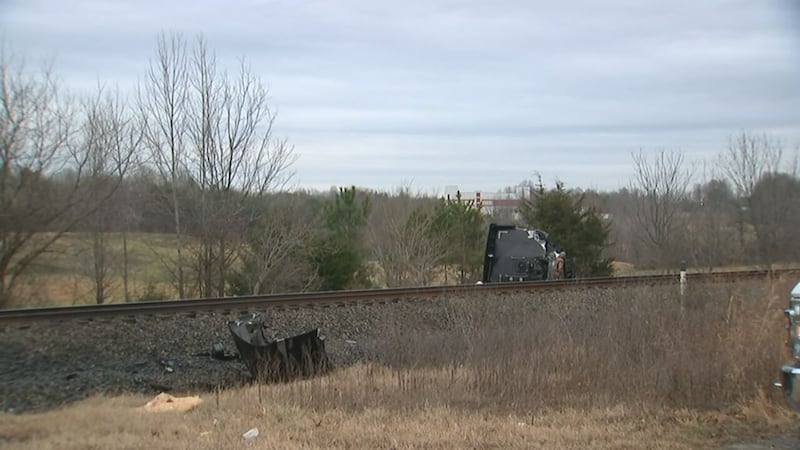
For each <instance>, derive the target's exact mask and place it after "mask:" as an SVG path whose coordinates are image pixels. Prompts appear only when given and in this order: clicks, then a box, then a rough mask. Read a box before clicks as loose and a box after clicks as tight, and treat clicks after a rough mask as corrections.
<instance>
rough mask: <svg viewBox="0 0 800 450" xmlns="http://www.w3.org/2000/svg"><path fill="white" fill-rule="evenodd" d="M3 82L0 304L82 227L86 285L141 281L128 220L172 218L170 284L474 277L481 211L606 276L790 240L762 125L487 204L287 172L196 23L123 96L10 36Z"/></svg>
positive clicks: (789, 252) (252, 88) (787, 200)
mask: <svg viewBox="0 0 800 450" xmlns="http://www.w3.org/2000/svg"><path fill="white" fill-rule="evenodd" d="M0 82H2V91H0V164H2V172H0V307H3V306H5V305H6V304H8V301H9V299H10V298H11V297H12V296H13V295H14V292H15V289H16V287H17V283H18V281H19V280H20V277H21V276H23V275H24V274H25V273H26V272H27V271H29V270H30V269H31V266H32V264H33V263H34V262H35V261H36V260H37V258H41V257H42V255H43V254H45V253H46V252H47V251H48V250H49V249H51V248H52V247H53V244H54V243H55V242H57V241H58V240H59V239H61V238H62V237H63V236H64V234H65V233H68V232H79V233H81V234H83V235H85V236H87V237H89V242H90V244H89V251H90V255H91V257H90V258H89V259H90V260H91V268H90V269H91V270H90V272H91V278H92V283H93V285H94V289H93V291H94V301H95V302H97V303H104V302H106V301H110V300H124V301H130V300H132V299H133V298H134V296H133V293H132V292H131V289H130V288H129V286H128V284H129V278H130V277H129V275H130V273H129V272H130V264H129V254H128V246H129V244H130V241H129V239H130V235H131V234H132V233H134V232H136V233H142V232H145V233H160V234H165V235H169V236H171V238H170V239H171V242H172V244H171V246H172V247H173V249H174V251H172V252H170V254H169V256H164V257H162V260H161V267H162V270H164V271H165V272H166V273H168V274H169V278H170V279H171V280H172V285H173V288H174V296H175V297H179V298H187V297H198V296H199V297H209V296H225V295H234V294H251V293H271V292H286V291H303V290H334V289H348V288H362V287H370V286H411V285H427V284H432V283H443V282H444V283H471V282H474V281H476V280H477V279H479V277H480V271H481V267H482V263H483V246H484V244H485V238H486V235H485V233H486V230H487V225H488V223H489V222H490V221H497V222H514V223H517V224H519V225H525V226H532V227H537V228H541V229H544V230H546V231H547V232H548V233H549V234H550V236H551V237H553V238H554V239H555V241H557V242H558V243H559V245H560V246H561V247H562V248H564V249H565V250H566V251H567V254H568V258H569V259H570V261H572V262H573V264H574V269H575V272H576V273H577V274H578V275H580V276H593V275H604V274H610V273H612V271H613V261H614V260H615V259H616V260H618V261H625V262H629V263H632V264H635V265H637V266H640V267H652V268H659V267H662V268H663V267H677V263H678V261H680V260H688V261H689V262H690V263H691V264H694V265H697V266H703V267H709V268H713V267H716V266H720V265H729V264H749V263H753V262H757V263H761V264H767V265H771V264H774V263H777V262H783V261H795V260H796V256H795V255H797V254H798V250H800V248H799V247H798V244H797V241H798V240H797V239H795V238H794V237H793V230H795V229H797V226H798V224H800V213H799V212H798V210H797V207H796V205H798V204H800V203H799V202H798V200H800V179H799V178H798V174H797V166H798V164H797V159H796V153H795V158H794V159H791V158H790V156H791V155H788V154H785V153H784V151H783V149H782V147H781V145H780V143H779V142H777V141H776V140H775V139H774V138H772V137H770V136H766V135H755V134H751V133H747V132H742V133H741V134H739V135H735V136H734V137H732V138H731V141H730V142H729V145H728V150H727V152H724V153H723V154H721V155H720V157H719V160H718V161H716V162H715V163H714V164H713V167H714V170H709V171H707V172H704V173H702V174H697V173H696V170H695V169H694V166H690V165H689V164H688V163H687V162H686V161H685V160H684V155H683V154H682V153H680V152H667V151H662V152H659V153H657V154H656V155H655V156H654V157H650V158H648V157H647V154H646V153H644V152H639V153H636V154H633V155H632V160H633V165H634V168H635V177H634V179H633V180H632V181H631V184H630V186H629V187H627V188H624V189H620V190H618V191H614V192H595V191H585V190H580V189H576V188H575V187H567V186H565V185H564V184H563V183H560V182H557V183H555V185H554V186H553V187H547V186H545V185H544V184H543V183H542V181H541V179H538V180H526V181H523V182H522V183H521V184H520V186H522V187H523V188H524V189H523V190H522V191H520V190H519V189H518V187H515V188H511V187H509V188H508V192H509V195H512V193H514V195H516V196H518V197H519V198H520V200H521V202H520V205H519V207H518V209H517V211H515V212H514V214H509V212H508V211H494V212H493V215H491V214H487V213H486V211H484V210H482V208H481V205H480V204H475V203H474V202H473V201H466V200H465V199H463V198H461V197H460V195H456V196H455V198H448V197H439V196H434V195H415V194H414V193H412V192H410V190H409V189H408V188H400V189H397V190H396V191H395V192H391V193H387V192H375V191H370V190H364V189H358V188H356V187H355V186H350V187H339V188H335V189H332V190H331V191H330V192H310V191H302V190H297V189H294V190H289V189H287V182H288V181H289V179H290V178H291V176H292V165H293V163H294V162H295V160H296V154H295V152H294V148H293V147H292V146H291V145H290V144H289V143H288V142H287V140H286V139H284V138H280V137H278V136H276V135H275V131H274V125H275V121H276V114H275V111H274V108H273V107H272V106H271V105H270V104H269V101H268V91H267V89H266V87H265V85H264V83H263V82H262V80H261V79H260V78H259V77H258V76H257V75H256V74H254V73H253V71H252V69H251V68H250V66H249V65H248V64H247V63H246V62H245V61H242V62H241V64H240V65H239V66H238V68H237V70H236V71H234V72H228V71H227V70H224V69H221V68H219V67H218V65H217V60H216V57H215V55H214V53H213V51H212V50H211V49H210V48H209V46H208V43H207V42H206V41H205V40H204V39H203V38H202V37H200V38H197V39H195V40H193V41H191V42H190V41H188V40H187V39H185V38H184V37H182V36H181V35H175V34H173V35H161V36H159V37H158V39H157V45H156V49H155V52H154V56H153V58H152V59H151V61H150V62H149V64H148V65H147V67H146V68H145V71H144V76H143V78H142V80H141V81H140V83H139V84H138V86H137V87H136V89H135V91H134V93H133V94H132V95H131V96H130V97H123V96H121V95H120V94H119V93H118V92H117V91H116V90H112V89H109V88H107V87H105V86H102V85H101V86H99V87H98V89H97V92H96V94H95V95H93V96H91V97H88V98H75V97H71V96H70V95H69V93H68V92H67V91H66V90H65V89H63V87H62V86H60V85H59V83H58V81H57V77H56V76H55V74H54V73H53V71H52V69H51V68H48V67H45V68H44V69H41V70H31V69H29V68H28V67H26V66H25V65H24V64H23V63H22V61H21V59H20V58H14V57H13V56H12V55H9V54H7V53H6V51H5V50H4V51H3V54H2V55H1V57H0ZM532 170H535V168H532ZM698 175H701V176H702V179H701V181H700V182H697V181H696V180H697V179H698ZM520 192H522V193H520ZM112 233H113V235H114V236H121V238H122V243H123V245H122V250H121V251H117V250H114V249H112V247H111V245H110V243H109V238H110V236H111V234H112ZM112 261H114V262H118V261H121V263H122V264H112ZM116 280H121V282H122V284H123V289H122V291H123V295H122V296H123V298H119V299H112V298H110V296H109V293H108V286H109V285H110V284H111V283H112V282H115V281H116Z"/></svg>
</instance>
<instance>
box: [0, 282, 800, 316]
mask: <svg viewBox="0 0 800 450" xmlns="http://www.w3.org/2000/svg"><path fill="white" fill-rule="evenodd" d="M789 273H797V274H798V275H800V269H776V270H772V271H768V270H750V271H737V272H717V273H691V274H688V276H687V282H688V283H694V282H719V281H723V282H724V281H734V280H743V279H757V278H766V277H771V276H780V275H784V274H789ZM668 283H675V284H678V283H679V275H678V274H668V275H642V276H624V277H603V278H582V279H570V280H557V281H538V282H527V283H492V284H482V285H455V286H430V287H411V288H391V289H363V290H352V291H330V292H307V293H293V294H273V295H248V296H240V297H221V298H199V299H186V300H163V301H151V302H134V303H109V304H103V305H80V306H59V307H48V308H21V309H6V310H0V325H3V324H8V323H14V322H27V321H37V320H63V319H75V318H95V317H107V316H134V315H153V314H171V313H181V312H183V313H196V312H210V311H248V310H251V309H259V308H265V307H283V308H287V307H312V306H313V307H320V306H321V307H325V306H339V305H347V304H355V303H379V302H388V301H395V300H400V299H405V298H419V297H436V296H442V295H453V294H465V293H470V294H474V293H480V292H486V293H501V292H511V291H541V290H569V289H587V288H617V287H623V286H635V285H656V284H658V285H661V284H668Z"/></svg>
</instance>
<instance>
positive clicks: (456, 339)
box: [374, 280, 791, 410]
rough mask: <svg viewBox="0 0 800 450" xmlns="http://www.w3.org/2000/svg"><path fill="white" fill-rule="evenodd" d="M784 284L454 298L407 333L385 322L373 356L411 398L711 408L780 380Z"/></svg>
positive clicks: (511, 406) (509, 405)
mask: <svg viewBox="0 0 800 450" xmlns="http://www.w3.org/2000/svg"><path fill="white" fill-rule="evenodd" d="M790 287H791V284H790V283H789V281H788V280H767V281H747V282H737V283H708V284H691V285H690V286H689V289H688V290H687V291H686V293H685V295H683V296H682V295H681V294H680V291H679V288H678V286H677V285H676V286H650V287H628V288H622V289H615V290H606V289H587V290H583V291H573V292H559V293H546V294H540V293H526V294H522V293H520V294H514V295H505V296H502V297H499V298H477V297H474V298H463V299H456V300H450V301H449V302H448V303H447V304H446V305H445V306H442V307H441V310H439V311H436V312H432V313H431V314H430V316H429V317H428V318H427V319H426V320H422V319H420V321H419V322H417V323H415V324H414V326H413V327H411V326H409V325H404V324H399V323H395V324H392V323H391V322H389V323H387V325H386V327H387V331H386V340H385V341H384V342H383V343H382V345H380V346H378V348H377V349H376V352H375V356H374V358H375V360H376V362H379V363H382V364H385V365H386V366H388V367H392V368H393V369H394V370H395V371H396V377H397V379H398V383H399V385H401V386H403V387H404V389H405V390H406V393H407V395H406V397H405V398H406V399H407V400H409V402H411V403H413V402H416V401H419V400H428V401H439V402H443V403H447V404H453V403H464V404H469V405H472V406H480V407H488V408H493V409H498V410H531V409H536V408H565V407H568V408H573V407H579V408H583V407H608V406H613V405H615V404H619V403H626V404H641V405H648V406H665V407H688V408H705V409H716V408H721V407H725V406H730V405H735V404H739V403H746V402H748V401H751V400H752V399H754V398H757V397H758V396H759V395H763V391H764V390H765V389H768V388H769V386H770V384H771V382H772V381H773V380H774V379H775V377H776V376H777V375H776V374H777V370H778V368H779V366H780V363H781V362H782V359H783V358H784V357H785V356H786V355H785V353H784V352H783V343H784V339H785V336H784V333H785V324H784V323H783V320H784V319H783V317H782V312H781V311H782V307H783V306H784V302H786V298H787V295H788V292H789V289H790ZM420 369H428V370H433V371H437V370H438V371H440V372H441V374H442V375H441V376H437V377H427V376H423V375H421V374H422V373H425V372H424V371H420ZM444 374H450V375H449V377H448V376H445V375H444ZM448 378H449V380H448ZM399 400H402V399H399Z"/></svg>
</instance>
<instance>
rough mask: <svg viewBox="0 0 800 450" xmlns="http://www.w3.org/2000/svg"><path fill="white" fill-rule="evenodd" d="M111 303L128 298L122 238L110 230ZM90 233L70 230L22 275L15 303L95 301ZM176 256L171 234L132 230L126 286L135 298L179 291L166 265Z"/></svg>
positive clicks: (56, 303)
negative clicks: (174, 286)
mask: <svg viewBox="0 0 800 450" xmlns="http://www.w3.org/2000/svg"><path fill="white" fill-rule="evenodd" d="M106 239H107V241H108V244H109V245H108V246H109V250H108V256H107V260H108V276H107V278H108V282H107V285H106V286H107V287H106V291H107V292H108V301H107V302H108V303H114V302H121V301H124V299H125V295H124V287H123V286H124V283H123V254H124V253H123V239H122V234H120V233H109V234H108V235H107V236H106ZM91 249H92V241H91V236H90V235H88V234H81V233H68V234H66V235H64V236H63V237H62V238H61V239H59V240H58V241H56V242H55V244H54V245H53V246H52V247H51V248H50V249H49V250H48V251H47V252H45V253H44V254H42V255H41V256H39V257H38V258H37V259H36V260H35V261H34V263H33V264H32V266H31V267H30V270H29V271H28V272H27V273H25V274H24V275H23V276H22V277H20V279H19V281H18V286H17V291H16V293H15V295H14V297H13V298H12V303H11V305H10V306H11V307H35V306H52V305H78V304H87V303H93V302H94V289H95V288H94V283H93V280H94V276H93V273H94V272H93V271H94V268H93V264H94V263H93V257H92V252H91ZM174 258H175V247H174V242H173V237H172V236H171V235H168V234H148V233H132V234H129V235H128V290H129V297H130V298H131V299H132V300H136V299H142V298H152V297H172V296H174V295H175V293H174V291H175V289H174V288H173V285H172V280H171V277H170V274H169V271H168V270H167V267H169V265H170V263H171V261H173V260H174Z"/></svg>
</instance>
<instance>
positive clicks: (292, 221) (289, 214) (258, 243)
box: [240, 194, 318, 294]
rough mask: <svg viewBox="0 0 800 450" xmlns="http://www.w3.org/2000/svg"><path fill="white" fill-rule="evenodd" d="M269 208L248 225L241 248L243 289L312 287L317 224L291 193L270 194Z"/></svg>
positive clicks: (257, 291)
mask: <svg viewBox="0 0 800 450" xmlns="http://www.w3.org/2000/svg"><path fill="white" fill-rule="evenodd" d="M268 201H269V209H268V211H264V214H261V215H260V217H259V219H258V220H257V221H256V222H255V223H254V224H253V226H252V227H250V228H249V229H248V232H247V234H246V236H245V237H246V245H245V246H244V247H243V249H242V255H241V261H242V264H241V265H242V270H241V272H240V273H241V275H242V277H241V278H242V280H241V282H242V283H243V284H244V285H245V286H243V287H246V289H247V291H246V292H247V293H252V294H265V293H274V292H288V291H292V292H297V291H306V290H309V289H312V288H313V287H314V286H315V284H316V282H317V277H316V274H315V270H314V267H313V264H312V262H311V258H310V252H311V246H312V243H313V242H314V238H315V237H316V236H315V234H316V233H317V232H318V231H317V230H318V227H315V224H314V223H313V218H312V216H313V214H312V213H311V212H309V211H304V209H305V208H304V206H308V205H304V204H303V199H302V198H299V197H298V196H297V195H295V194H284V195H280V196H273V198H271V199H269V200H268Z"/></svg>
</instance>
